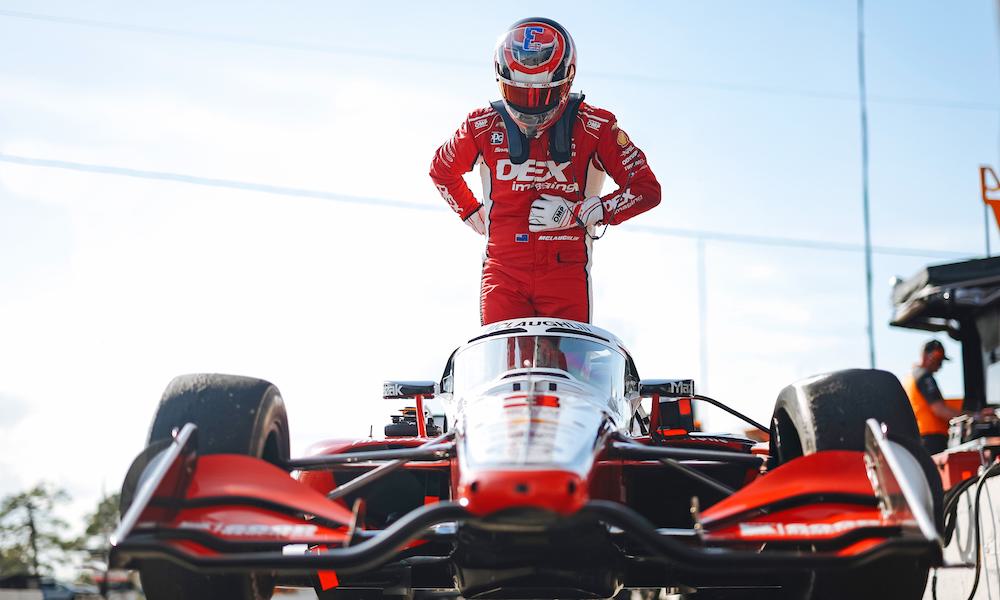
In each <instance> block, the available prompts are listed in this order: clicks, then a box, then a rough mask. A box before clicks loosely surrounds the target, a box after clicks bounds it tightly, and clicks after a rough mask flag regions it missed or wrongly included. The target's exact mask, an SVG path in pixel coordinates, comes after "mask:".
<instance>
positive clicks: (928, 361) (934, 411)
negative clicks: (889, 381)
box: [903, 340, 962, 454]
mask: <svg viewBox="0 0 1000 600" xmlns="http://www.w3.org/2000/svg"><path fill="white" fill-rule="evenodd" d="M946 360H951V359H949V358H948V357H947V356H946V355H945V352H944V345H943V344H941V342H939V341H938V340H930V341H928V342H927V343H926V344H924V347H923V350H922V351H921V353H920V362H919V363H917V364H916V365H914V366H913V372H912V373H911V374H910V376H909V377H907V378H906V380H905V381H904V382H903V387H904V389H906V395H907V396H908V397H909V398H910V406H911V407H913V415H914V416H915V417H916V418H917V429H919V430H920V441H921V442H922V443H923V445H924V448H925V449H926V450H927V451H928V452H930V453H931V454H937V453H938V452H943V451H944V450H946V449H947V447H948V421H950V420H951V419H952V418H953V417H957V416H958V415H960V414H962V412H961V411H959V410H955V409H953V408H951V407H949V406H948V405H947V404H945V401H944V398H943V397H942V396H941V390H940V389H939V388H938V385H937V381H935V379H934V373H937V372H938V370H939V369H941V365H942V363H943V362H944V361H946Z"/></svg>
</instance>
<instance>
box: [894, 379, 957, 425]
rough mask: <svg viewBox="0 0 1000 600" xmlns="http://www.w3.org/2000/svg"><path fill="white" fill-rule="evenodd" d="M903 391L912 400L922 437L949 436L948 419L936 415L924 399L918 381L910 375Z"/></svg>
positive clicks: (904, 383) (914, 414)
mask: <svg viewBox="0 0 1000 600" xmlns="http://www.w3.org/2000/svg"><path fill="white" fill-rule="evenodd" d="M903 389H905V390H906V396H907V397H908V398H909V399H910V407H912V408H913V416H915V417H916V418H917V429H919V430H920V435H935V434H944V435H947V434H948V419H942V418H941V417H939V416H937V415H936V414H934V411H932V410H931V405H930V403H929V402H927V398H924V394H923V392H921V391H920V388H919V387H917V380H916V379H914V377H913V375H910V376H909V377H907V378H906V380H905V381H904V382H903Z"/></svg>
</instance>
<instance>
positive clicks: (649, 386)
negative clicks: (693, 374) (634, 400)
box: [639, 379, 695, 398]
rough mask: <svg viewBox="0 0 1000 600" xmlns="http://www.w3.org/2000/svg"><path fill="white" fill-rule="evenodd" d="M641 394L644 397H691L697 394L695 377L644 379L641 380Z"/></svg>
mask: <svg viewBox="0 0 1000 600" xmlns="http://www.w3.org/2000/svg"><path fill="white" fill-rule="evenodd" d="M639 395H640V396H642V397H643V398H649V397H650V396H659V397H661V398H690V397H691V396H694V395H695V391H694V379H643V380H642V381H640V382H639Z"/></svg>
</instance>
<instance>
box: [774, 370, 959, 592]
mask: <svg viewBox="0 0 1000 600" xmlns="http://www.w3.org/2000/svg"><path fill="white" fill-rule="evenodd" d="M868 419H876V420H877V421H879V422H880V423H882V424H884V425H885V427H886V431H887V436H888V437H889V439H890V440H892V441H893V442H896V443H898V444H900V445H901V446H903V447H904V448H905V449H906V450H907V451H908V452H910V453H911V454H913V456H914V457H916V459H917V461H918V462H919V463H920V465H921V467H923V471H924V474H925V476H926V477H927V482H928V484H929V485H930V488H931V495H932V496H933V501H934V514H935V518H936V520H937V522H938V528H939V529H940V528H941V520H942V505H943V501H944V490H943V488H942V486H941V477H940V475H939V474H938V471H937V468H935V466H934V463H933V461H932V460H931V457H930V455H928V454H927V452H926V451H925V450H924V449H923V447H922V446H921V445H920V435H919V433H918V431H917V422H916V419H915V418H914V416H913V410H912V409H911V408H910V402H909V400H908V399H907V398H906V392H904V391H903V387H902V385H900V383H899V380H898V379H896V376H895V375H893V374H892V373H888V372H886V371H877V370H868V369H849V370H845V371H835V372H833V373H827V374H825V375H817V376H815V377H811V378H809V379H806V380H803V381H800V382H797V383H794V384H792V385H790V386H788V387H786V388H785V389H783V390H782V391H781V393H780V394H779V395H778V400H777V402H776V403H775V407H774V414H773V416H772V417H771V442H770V444H771V457H772V466H777V465H781V464H784V463H786V462H788V461H790V460H792V459H794V458H797V457H799V456H803V455H806V454H812V453H814V452H819V451H822V450H860V451H863V450H864V449H865V421H867V420H868ZM928 571H929V561H928V560H927V559H925V558H914V557H891V558H886V559H882V560H879V561H876V562H873V563H871V564H868V565H866V566H864V567H861V568H859V569H852V570H849V571H842V572H837V571H817V572H814V573H813V574H812V577H811V582H810V585H809V586H808V588H809V589H808V592H807V593H806V594H805V597H806V598H809V599H811V600H828V599H829V600H832V599H834V598H836V599H841V598H852V599H859V600H869V599H870V600H875V599H880V598H898V599H900V600H911V599H912V600H917V599H919V598H921V597H922V596H923V592H924V588H925V587H926V585H927V574H928Z"/></svg>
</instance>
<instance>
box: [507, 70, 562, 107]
mask: <svg viewBox="0 0 1000 600" xmlns="http://www.w3.org/2000/svg"><path fill="white" fill-rule="evenodd" d="M499 83H500V93H501V94H503V98H504V100H505V101H506V102H507V105H508V106H510V107H511V108H512V109H514V110H516V111H518V112H521V113H525V114H529V115H537V114H541V113H544V112H548V111H550V110H552V109H553V108H556V107H558V106H559V104H560V103H561V102H562V101H563V99H565V97H566V96H567V95H568V94H569V89H570V84H571V83H572V80H571V79H563V80H562V81H556V82H554V83H549V84H542V85H540V84H523V83H522V84H517V83H514V82H512V81H510V80H507V79H503V78H500V79H499Z"/></svg>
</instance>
